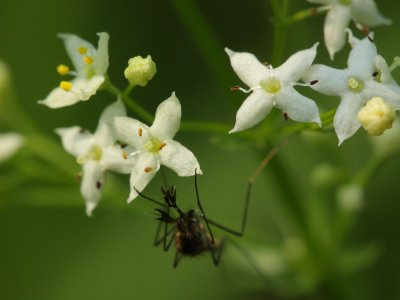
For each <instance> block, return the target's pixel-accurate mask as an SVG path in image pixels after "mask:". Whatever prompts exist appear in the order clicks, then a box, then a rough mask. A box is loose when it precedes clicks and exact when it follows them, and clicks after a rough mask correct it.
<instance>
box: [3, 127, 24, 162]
mask: <svg viewBox="0 0 400 300" xmlns="http://www.w3.org/2000/svg"><path fill="white" fill-rule="evenodd" d="M23 143H24V138H23V137H22V135H20V134H18V133H15V132H8V133H2V134H0V162H3V161H5V160H7V159H9V158H10V157H11V156H13V155H14V153H16V152H17V151H18V150H19V148H21V146H22V145H23Z"/></svg>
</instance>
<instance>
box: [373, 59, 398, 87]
mask: <svg viewBox="0 0 400 300" xmlns="http://www.w3.org/2000/svg"><path fill="white" fill-rule="evenodd" d="M375 68H376V69H377V70H378V72H379V75H380V77H379V79H380V81H381V82H382V83H389V84H395V83H396V82H395V80H394V79H393V77H392V74H391V73H390V68H389V66H388V64H387V62H386V60H385V59H384V58H383V57H382V56H381V55H378V56H376V57H375Z"/></svg>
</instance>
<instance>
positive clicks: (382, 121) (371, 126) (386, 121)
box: [357, 97, 396, 136]
mask: <svg viewBox="0 0 400 300" xmlns="http://www.w3.org/2000/svg"><path fill="white" fill-rule="evenodd" d="M395 117H396V114H395V110H394V109H393V107H392V106H391V105H389V104H388V103H386V102H385V101H384V100H383V99H382V98H381V97H374V98H372V99H371V100H369V101H368V102H367V104H365V106H364V107H363V108H361V109H360V111H359V112H358V115H357V119H358V121H359V122H360V123H361V125H362V126H363V127H364V129H365V130H366V131H367V132H368V133H369V134H370V135H374V136H377V135H381V134H382V133H383V132H384V131H385V130H386V129H389V128H392V124H393V122H394V119H395Z"/></svg>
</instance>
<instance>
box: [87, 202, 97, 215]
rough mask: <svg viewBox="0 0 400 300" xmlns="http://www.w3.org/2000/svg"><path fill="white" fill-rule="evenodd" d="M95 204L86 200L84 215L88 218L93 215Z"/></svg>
mask: <svg viewBox="0 0 400 300" xmlns="http://www.w3.org/2000/svg"><path fill="white" fill-rule="evenodd" d="M96 206H97V204H95V203H91V202H87V203H86V216H88V217H89V218H91V217H93V211H94V209H95V208H96Z"/></svg>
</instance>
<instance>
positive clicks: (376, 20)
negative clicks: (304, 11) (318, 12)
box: [308, 0, 391, 59]
mask: <svg viewBox="0 0 400 300" xmlns="http://www.w3.org/2000/svg"><path fill="white" fill-rule="evenodd" d="M308 2H311V3H318V4H322V5H326V6H327V8H328V9H329V11H328V13H327V15H326V18H325V25H324V39H325V46H326V48H327V49H328V52H329V55H330V57H331V59H333V57H334V55H335V53H336V52H338V51H339V50H341V49H342V48H343V46H344V45H345V40H346V34H345V29H346V28H347V27H348V26H349V22H350V20H354V21H355V22H357V23H359V24H361V25H363V26H368V27H374V26H378V25H390V24H391V20H390V19H387V18H385V17H383V16H382V15H381V14H380V13H379V11H378V8H377V7H376V4H375V1H374V0H308Z"/></svg>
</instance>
